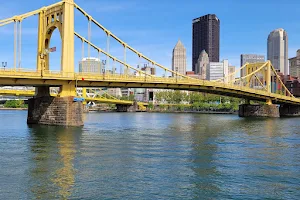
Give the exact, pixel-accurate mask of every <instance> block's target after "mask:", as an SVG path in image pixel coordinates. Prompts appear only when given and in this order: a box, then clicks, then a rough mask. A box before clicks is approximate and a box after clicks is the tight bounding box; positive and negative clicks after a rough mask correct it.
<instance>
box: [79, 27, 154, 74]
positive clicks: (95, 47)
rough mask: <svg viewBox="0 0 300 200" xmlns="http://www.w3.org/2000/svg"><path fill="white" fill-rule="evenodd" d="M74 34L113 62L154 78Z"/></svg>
mask: <svg viewBox="0 0 300 200" xmlns="http://www.w3.org/2000/svg"><path fill="white" fill-rule="evenodd" d="M74 34H75V35H76V36H77V37H78V38H79V39H81V40H82V41H84V42H85V43H87V44H89V45H90V46H91V47H93V48H94V49H96V50H97V51H99V52H101V53H103V54H104V55H106V56H108V57H109V58H111V59H112V60H115V61H117V62H118V63H120V64H122V65H124V66H126V67H129V68H131V69H133V70H135V71H137V72H139V73H142V74H145V75H147V76H152V75H151V74H147V73H145V72H144V71H141V70H139V69H137V68H134V67H132V66H131V65H128V64H127V63H125V62H123V61H121V60H119V59H118V58H116V57H113V56H112V55H110V54H109V53H107V52H105V51H104V50H103V49H101V48H99V47H97V46H96V45H94V44H93V43H91V42H90V41H88V40H87V39H85V38H84V37H82V36H81V35H79V34H78V33H76V32H74Z"/></svg>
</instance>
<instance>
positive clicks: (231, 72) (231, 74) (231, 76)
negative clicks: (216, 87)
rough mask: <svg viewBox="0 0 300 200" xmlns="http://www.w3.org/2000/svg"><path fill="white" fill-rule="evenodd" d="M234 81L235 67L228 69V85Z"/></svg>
mask: <svg viewBox="0 0 300 200" xmlns="http://www.w3.org/2000/svg"><path fill="white" fill-rule="evenodd" d="M234 80H235V66H229V67H228V83H233V82H234Z"/></svg>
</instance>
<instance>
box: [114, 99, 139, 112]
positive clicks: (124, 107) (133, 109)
mask: <svg viewBox="0 0 300 200" xmlns="http://www.w3.org/2000/svg"><path fill="white" fill-rule="evenodd" d="M116 106H117V112H136V111H137V110H138V105H137V102H136V101H135V102H133V105H124V104H116Z"/></svg>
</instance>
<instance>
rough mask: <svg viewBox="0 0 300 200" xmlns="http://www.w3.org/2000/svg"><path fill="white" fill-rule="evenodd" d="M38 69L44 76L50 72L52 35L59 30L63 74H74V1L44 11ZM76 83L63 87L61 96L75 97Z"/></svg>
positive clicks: (40, 15) (39, 36)
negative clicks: (49, 50)
mask: <svg viewBox="0 0 300 200" xmlns="http://www.w3.org/2000/svg"><path fill="white" fill-rule="evenodd" d="M38 23H39V24H38V49H37V69H38V70H39V71H41V74H42V75H43V74H44V73H45V72H48V70H49V52H48V51H47V50H48V49H49V47H50V46H49V44H50V40H51V36H52V33H53V32H54V30H55V29H58V30H59V33H60V37H61V43H62V53H61V72H62V73H63V75H64V76H72V75H73V73H74V0H64V1H62V3H61V4H60V5H57V6H55V7H51V8H48V9H46V8H45V9H43V10H42V11H41V12H40V13H39V22H38ZM74 95H75V83H71V84H66V85H62V86H61V90H60V96H74Z"/></svg>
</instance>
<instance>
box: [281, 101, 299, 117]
mask: <svg viewBox="0 0 300 200" xmlns="http://www.w3.org/2000/svg"><path fill="white" fill-rule="evenodd" d="M279 112H280V116H281V117H299V116H300V106H297V105H288V104H286V105H280V108H279Z"/></svg>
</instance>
